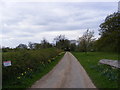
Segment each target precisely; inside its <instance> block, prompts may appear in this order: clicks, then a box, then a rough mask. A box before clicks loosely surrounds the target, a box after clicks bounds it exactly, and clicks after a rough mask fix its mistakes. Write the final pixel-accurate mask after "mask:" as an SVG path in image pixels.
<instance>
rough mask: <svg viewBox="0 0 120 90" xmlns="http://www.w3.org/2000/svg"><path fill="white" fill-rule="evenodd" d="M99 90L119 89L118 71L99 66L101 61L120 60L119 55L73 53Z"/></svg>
mask: <svg viewBox="0 0 120 90" xmlns="http://www.w3.org/2000/svg"><path fill="white" fill-rule="evenodd" d="M73 55H74V56H75V57H76V58H77V59H78V60H79V62H80V63H81V65H82V66H83V67H84V68H85V70H86V72H87V73H88V75H89V76H90V78H91V79H92V81H93V83H94V84H95V86H96V87H97V88H118V72H119V71H118V69H113V68H111V67H110V66H107V65H100V64H98V62H99V60H101V59H113V60H118V54H116V53H105V52H88V53H87V54H85V53H82V52H73Z"/></svg>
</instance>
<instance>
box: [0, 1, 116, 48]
mask: <svg viewBox="0 0 120 90" xmlns="http://www.w3.org/2000/svg"><path fill="white" fill-rule="evenodd" d="M17 1H19V0H17ZM31 1H32V0H31ZM111 1H112V0H111ZM113 1H114V0H113ZM117 4H118V3H117V2H38V1H32V2H28V0H27V1H26V2H25V1H23V2H9V1H8V0H6V1H4V0H3V1H1V3H0V11H1V12H2V14H1V15H0V16H1V17H0V19H1V20H0V21H2V22H0V25H1V26H0V27H1V29H2V32H1V33H0V37H1V38H2V46H9V47H16V46H17V45H18V44H20V43H23V44H28V42H35V43H40V41H41V40H42V39H43V38H46V39H47V40H48V41H49V42H53V38H54V37H56V36H57V35H60V34H62V35H65V36H66V37H67V38H68V39H69V40H73V39H78V37H80V36H82V34H83V32H85V31H86V29H88V28H89V29H90V30H94V32H95V37H96V38H98V37H99V35H98V29H99V25H100V24H101V23H102V22H104V19H105V17H106V16H107V15H109V14H112V13H114V12H116V11H117V8H118V6H117ZM0 45H1V41H0Z"/></svg>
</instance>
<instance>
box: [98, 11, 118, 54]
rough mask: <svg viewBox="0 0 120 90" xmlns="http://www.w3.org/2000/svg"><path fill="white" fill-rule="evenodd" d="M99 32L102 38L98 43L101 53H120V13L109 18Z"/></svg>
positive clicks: (101, 25)
mask: <svg viewBox="0 0 120 90" xmlns="http://www.w3.org/2000/svg"><path fill="white" fill-rule="evenodd" d="M99 32H100V33H99V34H100V35H101V37H100V38H99V39H98V40H97V42H96V46H97V49H98V50H99V51H112V52H120V48H119V43H120V13H113V14H111V15H109V16H107V17H106V19H105V21H104V22H103V23H102V24H100V30H99Z"/></svg>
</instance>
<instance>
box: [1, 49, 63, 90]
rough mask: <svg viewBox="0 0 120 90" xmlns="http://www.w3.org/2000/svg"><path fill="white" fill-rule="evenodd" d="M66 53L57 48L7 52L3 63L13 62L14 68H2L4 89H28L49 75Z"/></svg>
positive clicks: (4, 54) (3, 56)
mask: <svg viewBox="0 0 120 90" xmlns="http://www.w3.org/2000/svg"><path fill="white" fill-rule="evenodd" d="M63 55H64V53H63V52H62V51H61V50H58V49H55V48H49V49H40V50H21V51H16V52H5V53H3V55H2V61H9V60H10V61H12V66H9V67H4V66H2V84H3V85H2V86H3V88H23V89H24V88H28V87H30V86H31V85H32V84H33V83H34V82H35V81H36V80H38V79H40V78H41V77H42V76H43V75H45V74H46V73H48V72H49V71H50V70H51V69H52V68H53V67H54V66H55V65H56V64H57V63H58V61H59V60H60V59H61V57H62V56H63Z"/></svg>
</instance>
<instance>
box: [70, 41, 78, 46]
mask: <svg viewBox="0 0 120 90" xmlns="http://www.w3.org/2000/svg"><path fill="white" fill-rule="evenodd" d="M70 44H76V45H78V42H77V40H70Z"/></svg>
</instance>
